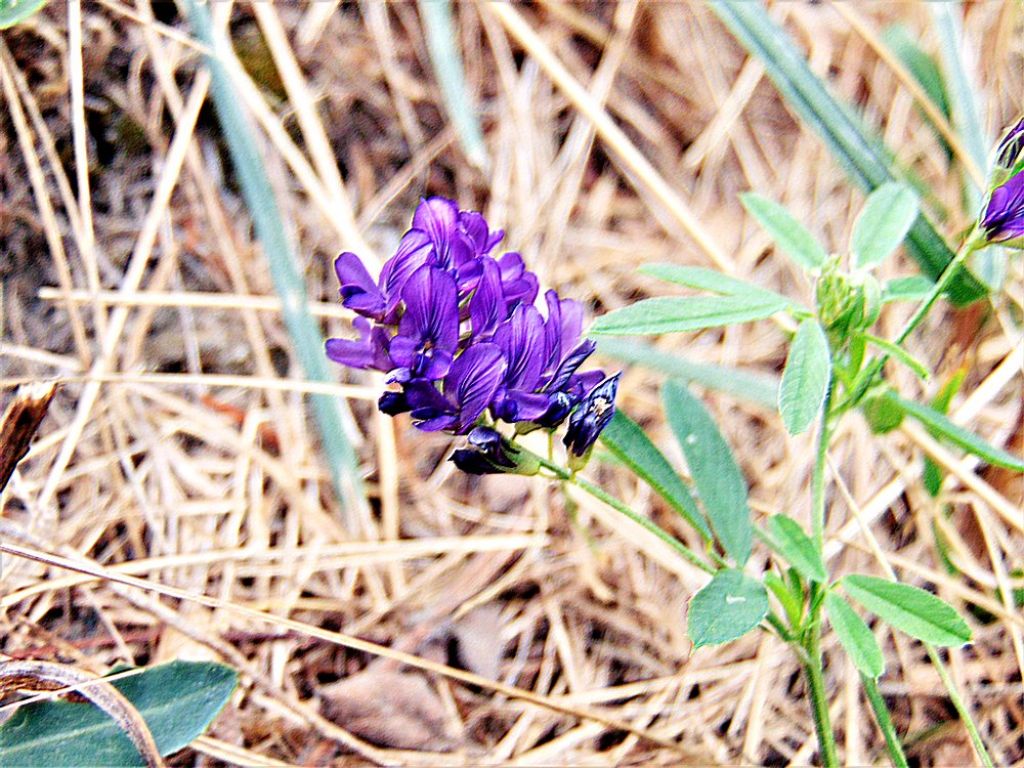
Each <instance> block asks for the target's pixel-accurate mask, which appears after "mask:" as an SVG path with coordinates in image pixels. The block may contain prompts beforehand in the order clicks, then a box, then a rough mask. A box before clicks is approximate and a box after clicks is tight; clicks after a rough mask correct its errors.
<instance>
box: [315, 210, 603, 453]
mask: <svg viewBox="0 0 1024 768" xmlns="http://www.w3.org/2000/svg"><path fill="white" fill-rule="evenodd" d="M503 236H504V233H503V232H502V231H501V230H494V231H492V230H491V229H490V227H489V225H488V224H487V221H486V220H485V219H484V217H483V216H481V215H480V214H479V213H476V212H474V211H460V210H459V209H458V206H457V205H456V204H455V202H453V201H452V200H447V199H445V198H441V197H432V198H430V199H427V200H423V201H421V202H420V204H419V206H418V207H417V208H416V213H415V215H414V216H413V221H412V228H411V229H410V230H409V231H408V232H406V233H405V235H404V236H403V237H402V240H401V242H400V243H399V245H398V249H397V251H396V252H395V255H394V256H392V257H391V258H390V259H389V260H388V261H387V262H386V263H385V264H384V267H383V269H382V270H381V274H380V279H379V280H376V281H375V280H374V279H373V278H372V277H371V276H370V274H369V273H368V272H367V270H366V267H365V266H364V265H363V263H362V261H361V260H360V259H359V257H358V256H356V255H355V254H354V253H347V252H346V253H342V254H341V255H340V256H339V257H338V258H337V260H336V261H335V263H334V268H335V272H336V273H337V275H338V281H339V282H340V284H341V298H342V303H343V304H344V305H345V306H346V307H348V308H349V309H351V310H353V311H354V312H356V313H357V314H358V315H360V317H358V318H356V319H355V321H354V323H353V325H354V326H355V328H356V330H357V332H358V333H359V339H358V340H356V341H352V340H348V339H328V341H327V347H326V348H327V356H328V357H329V358H331V359H332V360H334V361H335V362H338V363H341V364H342V365H347V366H350V367H352V368H361V369H373V370H378V371H384V372H386V373H387V374H388V382H389V383H391V384H396V385H398V388H397V389H393V390H389V391H387V392H385V393H384V395H383V396H382V397H381V398H380V402H379V408H380V410H381V411H383V412H384V413H387V414H390V415H396V414H399V413H406V412H408V413H410V414H411V416H412V418H413V421H414V423H415V425H416V426H417V427H418V428H419V429H422V430H424V431H427V432H433V431H445V432H449V433H451V434H456V435H462V434H467V433H470V431H471V430H472V431H473V433H472V437H473V439H472V440H470V446H471V447H472V449H473V450H472V451H471V453H472V455H469V454H467V453H466V452H463V451H457V452H456V454H457V455H456V457H455V461H456V463H457V464H459V466H460V467H462V468H463V469H465V470H466V471H470V472H475V473H481V472H483V471H505V470H507V469H508V468H509V464H508V462H509V461H511V459H510V458H509V455H508V452H507V451H505V452H502V450H501V449H502V446H503V445H506V446H507V443H504V442H503V439H502V438H501V437H500V434H499V433H497V432H495V431H494V430H492V429H490V428H489V427H483V426H481V422H482V421H486V419H485V418H483V417H484V415H485V412H488V411H489V413H490V416H491V417H492V419H493V420H495V421H498V420H500V421H504V422H507V423H509V424H516V426H517V430H519V431H521V432H522V431H529V430H530V429H533V428H546V429H554V428H555V427H557V426H558V425H559V424H561V423H562V422H563V421H564V420H565V419H566V418H567V417H569V416H570V414H572V418H571V419H570V426H569V433H568V434H567V435H566V437H565V443H566V445H567V446H568V447H569V450H570V452H571V453H573V454H574V455H575V456H583V455H584V454H585V453H586V452H587V451H588V450H589V449H590V447H591V446H592V445H593V443H594V441H595V440H596V439H597V436H598V434H600V431H601V430H602V429H603V428H604V426H605V425H606V424H607V423H608V421H609V420H610V419H611V416H612V413H613V411H614V400H615V390H616V387H617V385H618V376H617V375H616V376H614V377H611V378H608V379H606V378H605V375H604V373H603V372H602V371H599V370H591V371H584V372H580V371H579V370H578V369H579V368H580V366H581V365H582V363H583V362H584V361H585V360H586V359H587V357H589V356H590V354H591V353H592V352H593V351H594V346H595V345H594V342H592V341H589V340H586V339H581V338H580V336H581V333H582V330H583V307H582V305H581V304H580V303H579V302H577V301H573V300H572V299H560V298H559V297H558V294H557V293H555V292H554V291H548V292H547V293H545V294H544V303H545V305H546V313H545V314H542V313H541V311H540V310H539V309H538V308H537V307H536V306H535V303H536V299H537V295H538V281H537V276H536V275H535V274H533V273H532V272H530V271H528V270H527V269H526V267H525V265H524V263H523V258H522V256H520V255H519V254H518V253H514V252H511V253H505V254H503V255H501V256H497V257H495V256H492V255H491V252H492V251H493V250H494V248H495V246H496V245H497V244H498V242H499V241H500V240H501V239H502V237H503ZM474 428H476V429H474ZM481 430H483V431H481ZM460 454H461V458H460Z"/></svg>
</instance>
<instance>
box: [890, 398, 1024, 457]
mask: <svg viewBox="0 0 1024 768" xmlns="http://www.w3.org/2000/svg"><path fill="white" fill-rule="evenodd" d="M885 397H886V398H887V399H888V400H889V401H890V402H892V403H895V404H896V405H897V406H899V408H900V409H901V410H902V411H903V412H904V413H906V414H907V415H908V416H913V417H914V418H915V419H917V420H918V421H919V422H921V423H922V424H923V425H924V426H926V427H927V428H928V430H929V431H930V432H932V433H933V434H935V435H936V436H938V437H942V438H944V439H946V440H948V441H949V442H951V443H952V444H953V445H955V446H957V447H959V448H962V449H963V450H965V451H967V452H968V453H971V454H974V455H975V456H977V457H979V458H981V459H984V460H985V461H987V462H988V463H989V464H993V465H995V466H997V467H1003V468H1004V469H1012V470H1013V471H1014V472H1024V460H1022V459H1021V458H1020V457H1019V456H1014V455H1013V454H1012V453H1008V452H1006V451H1004V450H1003V449H1002V448H996V447H995V446H994V445H992V444H991V443H989V442H987V441H985V440H982V439H981V438H980V437H978V436H977V435H975V434H974V433H973V432H968V431H967V430H966V429H964V428H963V427H960V426H957V425H956V424H954V423H953V422H952V421H950V420H949V419H948V418H946V417H945V416H943V415H942V414H941V413H939V412H938V411H936V410H934V409H933V408H929V407H928V406H927V405H921V404H920V403H915V402H912V401H910V400H904V399H903V398H902V397H900V396H899V395H897V394H896V393H895V392H887V393H886V394H885Z"/></svg>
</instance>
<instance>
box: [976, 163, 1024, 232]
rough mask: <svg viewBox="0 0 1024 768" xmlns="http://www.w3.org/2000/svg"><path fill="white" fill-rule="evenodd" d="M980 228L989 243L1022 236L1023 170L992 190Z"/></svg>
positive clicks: (1023, 219) (1023, 218)
mask: <svg viewBox="0 0 1024 768" xmlns="http://www.w3.org/2000/svg"><path fill="white" fill-rule="evenodd" d="M981 228H982V231H983V232H984V233H985V239H986V240H988V242H990V243H1003V242H1006V241H1008V240H1016V239H1017V238H1019V237H1024V172H1021V173H1018V174H1017V175H1016V176H1014V177H1013V178H1011V179H1010V180H1009V181H1007V182H1006V183H1005V184H1002V185H1001V186H998V187H996V188H995V189H994V190H992V196H991V197H990V198H989V200H988V205H986V206H985V213H984V215H983V216H982V219H981Z"/></svg>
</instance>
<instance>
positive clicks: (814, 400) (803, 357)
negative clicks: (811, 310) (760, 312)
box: [779, 320, 832, 435]
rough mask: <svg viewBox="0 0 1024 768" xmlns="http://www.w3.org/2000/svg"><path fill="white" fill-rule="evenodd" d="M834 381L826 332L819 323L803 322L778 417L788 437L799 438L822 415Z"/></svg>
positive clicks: (788, 366)
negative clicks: (823, 406) (830, 382)
mask: <svg viewBox="0 0 1024 768" xmlns="http://www.w3.org/2000/svg"><path fill="white" fill-rule="evenodd" d="M831 378H832V358H831V356H830V354H829V349H828V339H827V338H826V336H825V331H823V330H822V328H821V326H820V325H819V324H818V321H817V320H804V321H803V322H802V323H800V326H799V327H798V328H797V329H796V335H795V336H794V337H793V342H792V344H791V345H790V347H789V355H788V356H787V357H786V367H785V369H784V370H783V371H782V385H781V386H780V387H779V413H781V414H782V422H783V423H784V424H785V425H786V430H787V431H788V432H789V434H791V435H799V434H800V433H801V432H803V431H804V430H806V429H807V428H808V427H809V426H810V425H811V422H812V421H814V419H815V417H816V416H817V415H818V414H819V413H820V412H821V404H822V403H823V402H825V394H826V393H827V391H828V386H829V380H830V379H831Z"/></svg>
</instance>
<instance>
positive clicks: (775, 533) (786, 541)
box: [765, 515, 828, 583]
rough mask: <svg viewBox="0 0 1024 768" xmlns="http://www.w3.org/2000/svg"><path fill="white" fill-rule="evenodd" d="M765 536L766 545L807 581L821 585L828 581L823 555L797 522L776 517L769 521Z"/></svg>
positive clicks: (781, 516)
mask: <svg viewBox="0 0 1024 768" xmlns="http://www.w3.org/2000/svg"><path fill="white" fill-rule="evenodd" d="M765 534H766V536H765V541H766V543H767V544H768V545H769V546H770V547H771V548H772V549H774V550H775V551H776V552H778V553H779V554H780V555H782V556H783V557H784V558H786V561H787V562H788V563H789V564H790V565H792V566H793V567H794V568H796V569H797V571H798V572H799V573H800V575H801V576H803V577H804V578H805V579H807V580H808V581H817V582H819V583H824V582H825V581H827V580H828V574H827V573H826V571H825V563H824V562H822V559H821V554H820V553H819V552H818V550H817V548H816V547H815V546H814V542H813V541H811V539H810V537H809V536H808V535H807V534H806V533H804V530H803V528H801V527H800V525H799V523H797V522H796V521H795V520H793V519H792V518H789V517H786V516H785V515H774V516H773V517H772V518H771V519H769V520H768V529H767V531H765Z"/></svg>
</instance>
